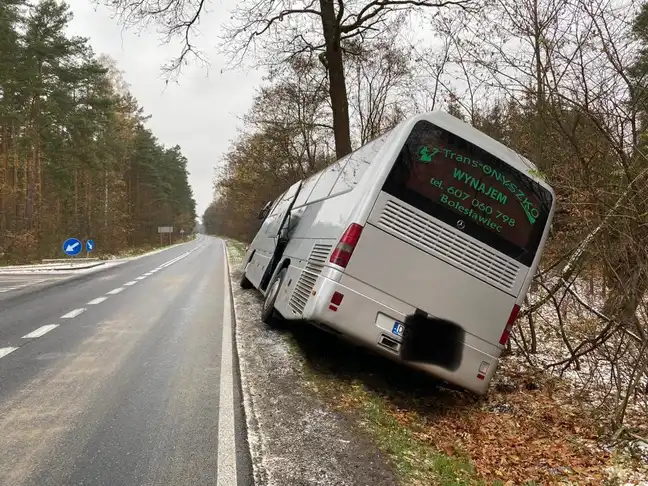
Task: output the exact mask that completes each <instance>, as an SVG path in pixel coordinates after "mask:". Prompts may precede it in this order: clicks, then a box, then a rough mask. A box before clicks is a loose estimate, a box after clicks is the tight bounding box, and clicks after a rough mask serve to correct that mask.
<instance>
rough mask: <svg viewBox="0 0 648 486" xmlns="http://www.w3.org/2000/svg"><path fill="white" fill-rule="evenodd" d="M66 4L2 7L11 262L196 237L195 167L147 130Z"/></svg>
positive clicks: (4, 198) (2, 138) (0, 209)
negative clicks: (76, 33)
mask: <svg viewBox="0 0 648 486" xmlns="http://www.w3.org/2000/svg"><path fill="white" fill-rule="evenodd" d="M70 20H71V13H70V11H69V9H68V7H67V6H66V5H65V4H63V3H61V2H57V1H54V0H43V1H40V2H27V1H25V0H3V1H2V2H0V262H13V263H20V262H26V261H34V260H38V259H40V258H47V257H57V256H61V243H62V242H63V240H64V239H65V238H67V237H77V238H82V239H84V238H92V239H94V240H95V242H96V245H97V250H99V252H101V253H112V254H114V253H118V252H120V251H123V250H126V249H129V248H133V247H140V246H148V245H151V244H154V243H156V242H159V235H158V233H157V227H158V226H174V228H175V231H179V230H180V229H183V230H184V231H185V232H186V233H190V232H191V231H192V230H193V228H194V225H195V202H194V200H193V196H192V192H191V188H190V186H189V183H188V180H187V176H188V173H187V159H186V158H185V157H184V156H183V155H182V152H181V150H180V147H179V146H177V145H176V146H173V147H165V146H163V145H162V144H161V143H160V142H159V141H158V140H157V139H156V137H155V136H154V135H153V133H151V131H150V130H149V129H148V128H146V125H145V123H146V120H147V118H148V117H147V116H146V115H145V114H144V112H143V109H142V108H141V107H140V106H138V103H137V101H136V100H135V99H134V97H133V96H132V95H131V94H130V93H129V91H128V89H127V86H126V83H125V82H124V80H123V79H122V78H121V75H120V73H119V71H118V70H117V68H116V66H115V64H114V62H113V61H112V60H111V59H109V58H107V57H105V56H98V55H96V54H95V53H93V51H92V49H91V47H90V45H89V44H88V41H87V40H86V39H83V38H79V37H72V36H70V35H68V34H66V28H67V25H68V23H69V22H70Z"/></svg>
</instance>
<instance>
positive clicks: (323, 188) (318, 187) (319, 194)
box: [308, 155, 349, 203]
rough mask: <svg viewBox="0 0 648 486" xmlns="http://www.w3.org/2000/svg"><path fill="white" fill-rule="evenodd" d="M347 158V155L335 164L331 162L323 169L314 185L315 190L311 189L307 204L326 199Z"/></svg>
mask: <svg viewBox="0 0 648 486" xmlns="http://www.w3.org/2000/svg"><path fill="white" fill-rule="evenodd" d="M348 158H349V156H348V155H347V156H346V157H343V158H341V159H340V160H338V161H337V162H333V163H332V164H331V165H330V166H328V167H327V168H326V169H324V171H323V172H322V175H321V176H320V178H319V180H318V181H317V184H315V188H314V189H313V192H311V194H310V196H309V198H308V202H309V203H310V202H312V201H317V200H318V199H324V198H326V197H328V195H329V193H330V192H331V189H333V185H334V184H335V181H336V180H337V178H338V176H339V175H340V172H341V171H342V168H343V167H344V164H346V161H347V160H348Z"/></svg>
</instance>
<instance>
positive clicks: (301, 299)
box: [289, 243, 333, 314]
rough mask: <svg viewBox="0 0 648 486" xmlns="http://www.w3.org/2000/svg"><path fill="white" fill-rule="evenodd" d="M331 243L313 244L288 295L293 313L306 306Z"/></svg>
mask: <svg viewBox="0 0 648 486" xmlns="http://www.w3.org/2000/svg"><path fill="white" fill-rule="evenodd" d="M332 248H333V246H332V245H323V244H321V243H316V244H315V245H313V249H312V250H311V253H310V256H309V257H308V261H307V262H306V266H305V267H304V270H302V273H301V275H300V276H299V280H297V283H296V284H295V288H294V290H293V293H292V296H291V297H290V302H289V304H290V308H291V309H292V310H293V312H294V313H295V314H301V313H302V312H304V307H306V302H307V301H308V298H309V297H310V294H311V291H312V290H313V287H314V286H315V282H317V277H319V274H320V273H321V272H322V268H324V264H325V263H326V259H327V258H328V256H329V253H331V249H332Z"/></svg>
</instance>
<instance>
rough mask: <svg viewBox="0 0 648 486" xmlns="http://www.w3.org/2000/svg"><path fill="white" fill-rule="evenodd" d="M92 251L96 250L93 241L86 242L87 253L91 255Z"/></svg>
mask: <svg viewBox="0 0 648 486" xmlns="http://www.w3.org/2000/svg"><path fill="white" fill-rule="evenodd" d="M92 250H94V241H93V240H88V241H86V251H87V252H88V253H90V252H91V251H92Z"/></svg>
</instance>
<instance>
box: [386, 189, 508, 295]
mask: <svg viewBox="0 0 648 486" xmlns="http://www.w3.org/2000/svg"><path fill="white" fill-rule="evenodd" d="M378 226H379V227H381V228H382V229H383V230H385V231H387V232H389V233H391V234H394V235H396V236H398V237H399V238H402V239H404V240H406V241H407V242H408V243H410V244H412V245H414V246H416V247H417V248H420V249H421V250H423V251H425V252H427V253H430V254H431V255H434V256H435V257H437V258H439V259H440V260H443V261H445V262H447V263H449V264H451V265H452V266H454V267H457V268H460V269H462V270H463V271H465V272H467V273H470V274H472V275H474V276H476V277H478V278H481V279H484V280H486V281H487V282H489V283H490V284H491V285H493V286H494V287H497V288H499V289H501V290H503V291H505V292H510V291H512V290H513V288H514V286H515V282H516V280H517V276H518V273H519V271H520V264H519V263H517V262H513V261H509V260H507V259H505V258H503V257H502V256H501V255H499V254H498V253H497V252H495V251H494V250H492V249H490V248H489V247H487V246H486V245H484V246H480V245H477V244H475V243H474V242H472V241H470V240H469V239H467V238H465V237H463V236H462V235H459V234H455V233H454V232H452V231H450V230H449V229H448V228H446V227H445V226H444V224H443V223H441V222H437V221H435V220H434V219H432V218H431V217H425V216H423V215H422V214H419V213H418V212H416V211H414V210H412V209H410V208H409V207H408V205H406V204H405V203H401V202H400V201H395V200H392V199H389V200H387V202H386V203H385V205H384V207H383V210H382V212H381V214H380V218H379V220H378Z"/></svg>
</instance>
